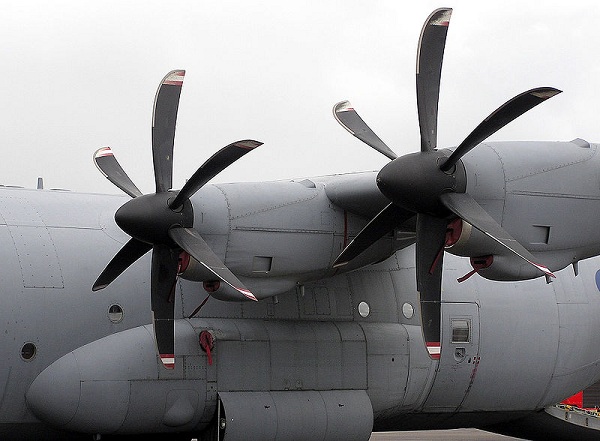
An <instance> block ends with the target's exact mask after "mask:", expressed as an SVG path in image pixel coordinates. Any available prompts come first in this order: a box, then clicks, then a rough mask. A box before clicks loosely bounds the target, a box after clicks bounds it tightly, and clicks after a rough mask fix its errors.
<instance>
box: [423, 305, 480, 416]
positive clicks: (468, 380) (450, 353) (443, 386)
mask: <svg viewBox="0 0 600 441" xmlns="http://www.w3.org/2000/svg"><path fill="white" fill-rule="evenodd" d="M463 322H464V323H465V324H466V325H467V326H468V333H469V335H468V338H465V339H464V341H462V340H463V339H461V338H460V337H461V336H458V337H459V338H458V339H456V338H454V337H456V336H455V335H453V326H456V324H457V323H461V324H462V323H463ZM459 340H460V341H459ZM441 343H442V349H441V356H440V361H439V364H438V366H437V372H436V377H435V382H434V385H433V387H432V389H431V391H430V393H429V396H428V397H427V401H426V403H425V410H427V411H439V410H443V411H447V412H457V411H459V410H460V409H461V405H462V403H463V402H464V400H465V399H466V398H468V395H469V392H470V390H471V387H472V386H473V384H474V381H475V379H476V376H477V370H478V368H479V364H480V356H479V305H477V304H476V303H450V302H444V303H443V304H442V341H441Z"/></svg>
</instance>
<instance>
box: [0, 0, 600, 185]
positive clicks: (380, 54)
mask: <svg viewBox="0 0 600 441" xmlns="http://www.w3.org/2000/svg"><path fill="white" fill-rule="evenodd" d="M440 6H450V7H453V8H454V13H453V15H452V21H451V25H450V29H449V33H448V40H447V45H446V53H445V60H444V68H443V71H442V85H441V89H442V90H441V97H440V112H439V114H440V119H439V131H438V136H439V142H438V144H439V145H440V146H441V147H444V146H453V145H457V144H458V143H460V141H462V139H463V138H464V137H465V136H466V135H467V134H468V133H469V132H470V131H471V130H472V129H473V128H474V127H475V126H476V125H477V124H478V123H479V122H480V121H481V120H482V119H483V118H484V117H486V116H487V115H488V114H489V113H490V112H491V111H492V110H494V109H495V108H497V107H498V106H499V105H500V104H502V103H503V102H504V101H506V100H507V99H509V98H510V97H512V96H514V95H516V94H518V93H520V92H522V91H524V90H527V89H530V88H533V87H537V86H554V87H557V88H559V89H562V90H563V91H564V93H563V94H561V95H559V96H557V97H555V98H553V99H552V100H549V101H548V102H546V103H544V104H542V105H540V106H539V107H537V108H535V109H534V110H532V111H530V112H529V113H527V114H526V115H525V116H523V117H521V118H520V119H519V120H518V121H515V122H513V123H511V124H510V125H509V126H507V127H506V128H504V129H502V130H501V131H500V132H498V133H497V134H496V135H494V136H493V137H492V138H491V139H493V140H532V139H539V140H553V141H555V140H556V141H557V140H570V139H573V138H575V137H581V138H584V139H587V140H588V141H592V142H593V141H600V33H599V32H598V21H599V19H600V3H598V2H597V1H577V0H571V1H568V2H566V1H564V0H562V1H544V2H540V1H532V0H525V1H523V0H520V1H517V0H511V1H470V0H455V1H454V2H453V3H452V4H451V3H450V2H445V3H440V2H438V1H435V2H433V1H413V2H405V1H398V0H391V1H374V0H365V1H359V0H345V1H327V0H319V1H314V2H312V1H311V2H309V1H295V2H286V1H242V0H238V1H204V0H200V1H198V0H194V1H185V0H180V1H177V2H165V1H149V0H144V1H122V0H121V1H106V0H104V1H101V2H100V1H95V2H91V1H75V0H73V1H56V0H55V1H52V2H49V1H29V0H20V1H18V2H3V4H2V13H1V14H0V65H1V66H2V69H1V70H0V78H1V86H0V96H1V104H2V105H1V108H0V112H1V118H2V124H0V143H1V145H0V148H1V149H2V150H1V151H2V152H3V155H2V160H1V161H0V183H2V184H5V185H9V184H10V185H21V186H26V187H35V184H36V180H37V177H38V176H43V177H44V180H45V184H46V187H47V188H68V189H72V190H77V191H91V192H109V193H118V192H119V190H117V189H115V188H114V187H113V186H112V184H110V183H109V182H108V181H106V180H105V178H104V177H103V176H102V175H100V173H99V172H98V171H97V170H96V168H95V167H94V165H93V163H92V154H93V152H94V151H95V150H96V149H97V148H99V147H102V146H111V147H112V148H113V151H114V152H115V154H116V155H117V158H118V159H119V161H120V162H121V164H122V165H123V167H124V168H125V170H126V171H127V172H128V173H129V175H130V176H131V177H132V179H133V180H134V182H135V183H136V184H137V185H138V187H140V188H141V189H142V191H143V192H150V191H153V185H154V184H153V182H154V180H153V176H152V159H151V153H150V134H151V131H150V124H151V115H152V103H153V100H154V95H155V91H156V88H157V86H158V83H159V82H160V80H161V78H162V77H163V76H164V75H165V74H166V73H167V72H168V71H170V70H172V69H175V68H183V69H186V70H187V74H186V77H185V83H184V86H183V91H182V96H181V104H180V107H179V118H178V125H177V134H176V139H175V174H174V185H175V187H176V188H180V187H181V185H183V183H184V182H185V179H186V178H188V177H189V176H190V175H191V174H192V173H193V172H194V171H195V169H196V168H197V167H198V166H199V165H200V164H202V162H204V160H205V159H207V158H208V157H209V156H210V155H211V154H212V153H213V152H214V151H216V150H218V149H219V148H221V147H223V146H225V145H227V144H229V143H230V142H232V141H235V140H238V139H244V138H254V139H257V140H260V141H263V142H264V143H265V145H263V146H262V147H260V148H259V149H257V150H256V151H254V152H252V153H251V154H249V155H247V156H246V157H244V158H243V159H241V160H240V161H238V162H237V163H236V164H234V165H232V166H231V167H229V168H228V169H227V170H226V171H225V172H223V173H222V174H221V175H219V176H218V177H217V178H216V179H215V181H218V182H229V181H256V180H263V179H284V178H293V177H303V176H317V175H322V174H331V173H344V172H350V171H355V170H375V169H379V168H380V167H382V166H383V165H384V164H385V163H386V162H387V159H386V158H385V157H384V156H383V155H381V154H379V153H377V152H375V151H373V150H371V149H370V148H369V147H367V146H365V145H363V144H362V143H361V142H360V141H358V140H357V139H355V138H353V137H352V136H350V135H349V134H348V133H347V132H345V131H344V130H343V129H342V128H341V127H339V126H338V125H337V123H336V122H335V120H334V119H333V117H332V115H331V108H332V107H333V105H334V104H335V103H336V102H337V101H340V100H343V99H349V100H350V101H351V102H352V104H353V105H354V107H355V108H356V109H357V110H358V112H359V113H360V114H361V116H362V117H363V118H364V119H365V120H366V121H367V122H368V123H369V124H370V125H371V127H372V128H373V129H374V130H375V131H376V132H377V133H378V134H379V136H380V137H381V138H382V139H384V140H385V141H386V142H387V143H388V145H389V146H390V147H392V148H393V149H394V150H395V151H396V152H397V153H399V154H403V153H409V152H412V151H415V150H417V149H418V148H419V130H418V123H417V116H416V99H415V72H414V71H415V58H416V45H417V39H418V36H419V32H420V29H421V26H422V24H423V21H424V20H425V18H426V17H427V16H428V15H429V13H430V12H431V11H432V10H433V9H435V8H437V7H440Z"/></svg>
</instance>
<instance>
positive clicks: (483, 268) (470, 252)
mask: <svg viewBox="0 0 600 441" xmlns="http://www.w3.org/2000/svg"><path fill="white" fill-rule="evenodd" d="M448 232H449V233H448V235H447V237H448V239H447V241H446V244H447V245H446V247H445V250H446V251H447V252H449V253H452V254H454V255H456V256H463V257H470V258H471V266H472V267H473V271H472V272H471V273H469V274H467V275H465V277H462V278H460V279H459V282H462V281H464V280H466V279H467V278H468V277H470V276H471V275H473V274H474V273H477V274H479V275H481V276H482V277H484V278H486V279H489V280H498V281H518V280H529V279H535V278H537V277H540V276H542V275H543V274H542V273H541V272H540V270H538V269H537V268H536V267H534V266H533V265H531V264H529V263H528V262H526V261H525V260H523V259H522V258H520V257H519V256H517V255H516V254H514V253H512V252H510V251H508V250H507V249H506V248H504V247H503V246H502V245H500V244H499V243H498V242H496V241H495V240H494V239H492V238H491V237H489V236H487V235H486V234H484V233H482V232H481V231H479V230H478V229H476V228H474V227H473V226H472V225H471V224H469V223H468V222H465V221H464V220H461V219H456V220H455V221H452V222H451V223H450V224H449V226H448ZM539 256H540V260H539V262H538V263H542V264H544V265H545V266H547V267H548V268H550V269H551V270H552V271H557V270H560V269H563V268H565V267H566V266H568V265H570V264H572V263H573V262H575V261H576V260H577V259H576V257H575V254H574V252H572V251H570V250H566V251H563V252H547V253H543V254H541V255H539Z"/></svg>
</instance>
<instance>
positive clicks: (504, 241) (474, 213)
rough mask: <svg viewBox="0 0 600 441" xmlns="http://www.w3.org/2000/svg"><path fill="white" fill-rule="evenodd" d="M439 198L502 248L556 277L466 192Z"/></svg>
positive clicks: (446, 194) (447, 194)
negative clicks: (536, 261) (537, 261)
mask: <svg viewBox="0 0 600 441" xmlns="http://www.w3.org/2000/svg"><path fill="white" fill-rule="evenodd" d="M440 199H441V201H442V203H443V204H444V205H445V206H446V207H447V208H448V209H449V210H450V211H452V212H453V213H454V214H456V215H457V216H459V217H460V218H462V219H464V220H465V221H466V222H468V223H470V224H471V225H473V226H474V227H475V228H477V229H478V230H480V231H481V232H482V233H484V234H485V235H486V236H488V237H491V238H492V239H494V240H495V241H496V242H498V243H499V244H500V245H502V246H503V247H504V248H506V249H507V250H509V251H510V252H512V253H513V254H515V255H517V256H518V257H520V258H521V259H523V260H524V261H526V262H527V263H529V264H530V265H533V266H534V267H536V268H537V269H538V270H540V271H541V272H542V273H543V274H544V275H546V276H548V277H556V276H555V275H554V274H553V273H552V272H551V271H550V270H549V269H548V268H546V267H545V266H544V265H540V264H539V263H535V257H533V255H532V254H531V253H530V252H529V251H527V249H525V247H524V246H523V245H521V244H520V243H519V242H517V241H516V240H515V239H514V238H513V237H512V236H511V235H510V234H509V233H508V232H507V231H506V230H505V229H504V228H502V227H501V226H500V224H498V222H496V220H495V219H494V218H492V217H491V216H490V215H489V214H488V212H487V211H485V210H484V209H483V207H482V206H481V205H479V204H478V203H477V201H475V199H473V198H472V197H471V196H470V195H468V194H467V193H445V194H443V195H441V196H440Z"/></svg>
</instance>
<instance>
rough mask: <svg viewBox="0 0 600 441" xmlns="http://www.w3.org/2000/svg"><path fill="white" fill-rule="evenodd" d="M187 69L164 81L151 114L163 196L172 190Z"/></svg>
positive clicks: (158, 188)
mask: <svg viewBox="0 0 600 441" xmlns="http://www.w3.org/2000/svg"><path fill="white" fill-rule="evenodd" d="M184 76H185V70H173V71H171V72H169V73H168V74H167V75H166V76H165V77H164V78H163V80H162V82H161V84H160V86H159V87H158V90H157V92H156V97H155V98H154V111H153V113H152V159H153V160H154V179H155V181H156V192H157V193H163V192H165V191H168V190H170V189H171V188H172V187H173V145H174V141H175V125H176V123H177V110H178V108H179V96H180V94H181V87H182V85H183V78H184Z"/></svg>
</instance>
